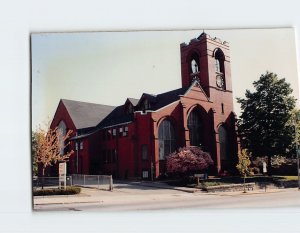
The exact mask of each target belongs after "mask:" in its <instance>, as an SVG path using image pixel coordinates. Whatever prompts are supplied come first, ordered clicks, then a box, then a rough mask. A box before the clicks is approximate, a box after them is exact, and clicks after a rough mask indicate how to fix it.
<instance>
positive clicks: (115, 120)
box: [97, 105, 133, 129]
mask: <svg viewBox="0 0 300 233" xmlns="http://www.w3.org/2000/svg"><path fill="white" fill-rule="evenodd" d="M124 107H125V105H121V106H118V107H116V108H115V109H114V110H113V111H112V112H111V113H109V114H108V115H107V116H106V117H105V118H104V119H103V120H102V121H101V122H100V123H99V124H98V125H97V128H98V129H102V128H106V127H109V126H114V125H118V124H123V123H126V122H131V121H133V114H128V113H126V112H125V111H124Z"/></svg>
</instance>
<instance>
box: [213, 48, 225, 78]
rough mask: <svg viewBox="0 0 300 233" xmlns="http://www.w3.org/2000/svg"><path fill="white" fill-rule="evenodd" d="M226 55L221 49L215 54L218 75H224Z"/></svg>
mask: <svg viewBox="0 0 300 233" xmlns="http://www.w3.org/2000/svg"><path fill="white" fill-rule="evenodd" d="M224 60H225V58H224V53H223V52H222V50H221V49H217V51H216V52H215V69H216V72H218V73H223V74H224Z"/></svg>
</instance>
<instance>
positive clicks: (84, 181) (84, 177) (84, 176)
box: [83, 175, 85, 186]
mask: <svg viewBox="0 0 300 233" xmlns="http://www.w3.org/2000/svg"><path fill="white" fill-rule="evenodd" d="M83 185H84V186H85V175H83Z"/></svg>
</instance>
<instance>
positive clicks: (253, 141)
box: [237, 72, 296, 175]
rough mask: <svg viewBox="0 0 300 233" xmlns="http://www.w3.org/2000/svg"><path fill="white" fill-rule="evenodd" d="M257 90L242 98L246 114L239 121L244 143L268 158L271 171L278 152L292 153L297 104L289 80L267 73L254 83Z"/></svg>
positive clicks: (243, 110) (253, 151)
mask: <svg viewBox="0 0 300 233" xmlns="http://www.w3.org/2000/svg"><path fill="white" fill-rule="evenodd" d="M253 85H254V88H255V91H254V92H250V91H249V90H246V94H245V96H246V98H245V99H242V98H238V99H237V100H238V103H240V104H241V110H242V114H241V116H240V119H239V120H238V128H239V134H240V137H241V142H242V146H243V147H244V148H247V149H248V151H249V152H251V153H252V155H253V156H267V157H268V173H269V175H271V174H272V171H271V168H272V167H271V158H272V156H274V155H279V154H280V155H289V154H291V152H292V150H293V148H292V142H293V138H294V130H293V126H292V125H291V124H288V122H289V120H290V119H291V111H292V110H293V109H294V107H295V102H296V100H295V98H294V97H292V96H291V93H292V91H293V90H292V89H291V88H290V84H288V83H286V82H285V79H284V78H283V79H279V78H278V77H277V75H276V74H274V73H269V72H266V74H263V75H261V76H260V79H259V80H258V81H256V82H254V83H253Z"/></svg>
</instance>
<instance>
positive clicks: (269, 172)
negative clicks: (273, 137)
mask: <svg viewBox="0 0 300 233" xmlns="http://www.w3.org/2000/svg"><path fill="white" fill-rule="evenodd" d="M271 159H272V156H271V155H268V166H267V167H268V171H267V172H268V176H272V163H271Z"/></svg>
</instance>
